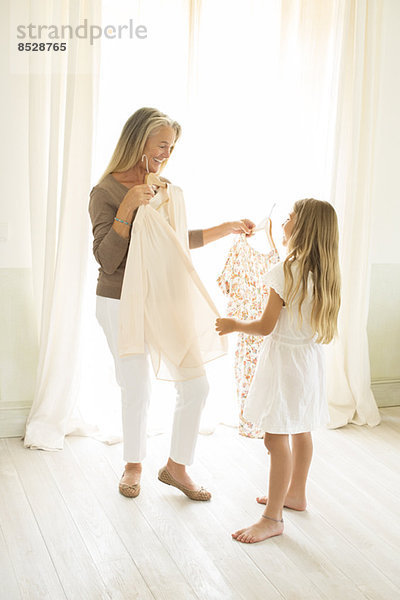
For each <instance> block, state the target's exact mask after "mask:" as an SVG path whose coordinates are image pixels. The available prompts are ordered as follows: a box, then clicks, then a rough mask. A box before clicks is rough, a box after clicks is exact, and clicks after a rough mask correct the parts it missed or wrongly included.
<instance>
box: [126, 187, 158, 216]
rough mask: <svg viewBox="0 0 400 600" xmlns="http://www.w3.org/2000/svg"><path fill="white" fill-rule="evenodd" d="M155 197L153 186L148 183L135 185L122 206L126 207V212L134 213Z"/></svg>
mask: <svg viewBox="0 0 400 600" xmlns="http://www.w3.org/2000/svg"><path fill="white" fill-rule="evenodd" d="M153 196H154V190H153V188H152V187H151V185H147V183H142V184H140V185H134V186H133V187H131V188H130V190H128V192H127V193H126V194H125V196H124V199H123V200H122V202H121V205H120V206H122V205H124V208H125V209H126V210H128V211H129V212H132V213H133V212H134V211H135V210H136V209H137V208H139V206H141V205H142V204H148V203H149V202H150V200H151V198H152V197H153Z"/></svg>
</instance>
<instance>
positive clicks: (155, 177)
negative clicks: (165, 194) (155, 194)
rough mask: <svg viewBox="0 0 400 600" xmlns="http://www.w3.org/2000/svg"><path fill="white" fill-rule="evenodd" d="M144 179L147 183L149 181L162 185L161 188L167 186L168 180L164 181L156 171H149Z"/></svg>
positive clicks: (150, 183) (149, 182) (148, 183)
mask: <svg viewBox="0 0 400 600" xmlns="http://www.w3.org/2000/svg"><path fill="white" fill-rule="evenodd" d="M144 180H145V183H147V185H155V186H157V187H161V188H166V187H167V182H166V181H163V180H162V179H161V178H160V177H159V176H158V175H156V174H155V173H147V175H146V176H145V178H144Z"/></svg>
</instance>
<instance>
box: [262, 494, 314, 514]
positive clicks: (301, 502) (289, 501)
mask: <svg viewBox="0 0 400 600" xmlns="http://www.w3.org/2000/svg"><path fill="white" fill-rule="evenodd" d="M256 500H257V502H258V504H267V502H268V498H267V496H257V498H256ZM284 508H291V509H292V510H298V511H303V510H306V508H307V500H306V499H305V498H291V497H290V496H286V500H285V504H284Z"/></svg>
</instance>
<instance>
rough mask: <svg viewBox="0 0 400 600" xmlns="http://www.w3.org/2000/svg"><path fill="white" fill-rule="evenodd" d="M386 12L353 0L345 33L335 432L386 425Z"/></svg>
mask: <svg viewBox="0 0 400 600" xmlns="http://www.w3.org/2000/svg"><path fill="white" fill-rule="evenodd" d="M381 13H382V3H381V1H379V0H377V1H376V2H368V0H357V2H356V1H354V0H353V1H352V2H346V3H344V12H343V15H342V20H341V23H340V27H339V28H338V40H337V41H338V43H339V44H340V46H341V48H342V53H341V61H340V65H339V87H338V96H337V120H336V128H335V136H334V144H333V159H334V160H333V165H332V179H331V186H332V187H331V201H332V203H333V204H334V205H335V207H336V210H337V212H338V217H339V224H340V259H341V271H342V306H341V309H340V313H339V323H338V326H339V336H338V338H337V339H336V340H335V341H334V342H333V343H332V344H331V346H330V347H329V348H328V357H329V360H328V372H327V375H328V398H329V407H330V416H331V421H330V426H331V427H340V426H342V425H346V423H350V422H351V423H355V424H357V425H364V424H367V425H370V426H374V425H377V424H378V423H379V422H380V415H379V411H378V408H377V406H376V402H375V399H374V396H373V394H372V391H371V384H370V381H371V375H370V363H369V353H368V338H367V320H368V306H369V288H370V269H371V265H370V240H371V225H372V206H371V191H372V173H373V159H374V153H375V130H376V117H375V115H376V107H377V95H378V84H379V66H380V62H379V58H380V54H379V48H380V45H379V43H380V40H379V31H380V24H381V17H382V15H381Z"/></svg>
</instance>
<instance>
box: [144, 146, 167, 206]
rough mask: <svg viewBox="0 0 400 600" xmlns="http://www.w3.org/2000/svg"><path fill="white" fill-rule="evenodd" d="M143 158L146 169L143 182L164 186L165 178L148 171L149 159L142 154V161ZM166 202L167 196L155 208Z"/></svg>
mask: <svg viewBox="0 0 400 600" xmlns="http://www.w3.org/2000/svg"><path fill="white" fill-rule="evenodd" d="M144 158H145V159H146V171H147V173H146V175H145V176H144V182H145V183H147V185H151V186H152V187H153V186H155V187H158V188H166V187H167V182H166V181H165V180H163V179H161V177H159V176H158V175H156V173H150V172H149V159H148V158H147V156H146V154H143V156H142V161H143V159H144ZM167 202H169V198H168V197H167V198H166V200H164V201H163V202H161V204H160V205H159V206H157V208H156V210H160V208H161V207H162V206H164V204H167Z"/></svg>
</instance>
